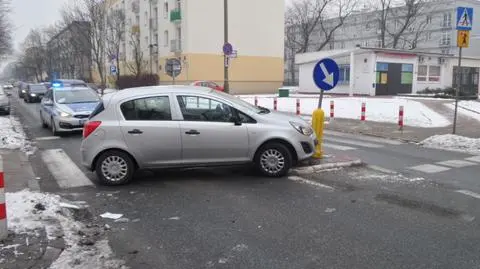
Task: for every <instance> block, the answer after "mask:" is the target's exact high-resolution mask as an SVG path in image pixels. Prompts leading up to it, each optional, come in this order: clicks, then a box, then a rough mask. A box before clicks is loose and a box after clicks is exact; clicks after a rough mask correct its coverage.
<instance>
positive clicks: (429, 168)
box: [409, 164, 451, 174]
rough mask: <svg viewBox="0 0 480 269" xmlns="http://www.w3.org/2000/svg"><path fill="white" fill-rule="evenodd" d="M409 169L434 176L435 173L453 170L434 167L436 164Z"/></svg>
mask: <svg viewBox="0 0 480 269" xmlns="http://www.w3.org/2000/svg"><path fill="white" fill-rule="evenodd" d="M409 169H412V170H416V171H420V172H423V173H428V174H433V173H439V172H444V171H448V170H450V169H451V168H449V167H443V166H439V165H434V164H422V165H417V166H412V167H410V168H409Z"/></svg>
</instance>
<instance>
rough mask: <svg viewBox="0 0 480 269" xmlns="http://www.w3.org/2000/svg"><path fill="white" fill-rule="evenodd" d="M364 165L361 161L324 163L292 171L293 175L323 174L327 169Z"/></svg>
mask: <svg viewBox="0 0 480 269" xmlns="http://www.w3.org/2000/svg"><path fill="white" fill-rule="evenodd" d="M361 165H364V162H363V161H362V160H360V159H357V160H353V161H346V162H335V163H322V164H316V165H311V166H306V167H297V168H294V169H292V170H291V173H292V174H294V175H306V174H313V173H317V172H322V171H324V170H327V169H333V168H343V167H353V166H361Z"/></svg>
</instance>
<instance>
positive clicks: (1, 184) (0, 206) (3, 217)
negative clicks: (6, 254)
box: [0, 156, 8, 240]
mask: <svg viewBox="0 0 480 269" xmlns="http://www.w3.org/2000/svg"><path fill="white" fill-rule="evenodd" d="M7 236H8V231H7V206H6V203H5V177H4V173H3V160H2V156H0V240H3V239H6V238H7Z"/></svg>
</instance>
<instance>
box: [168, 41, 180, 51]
mask: <svg viewBox="0 0 480 269" xmlns="http://www.w3.org/2000/svg"><path fill="white" fill-rule="evenodd" d="M170 52H174V53H178V52H182V42H181V40H178V39H172V40H170Z"/></svg>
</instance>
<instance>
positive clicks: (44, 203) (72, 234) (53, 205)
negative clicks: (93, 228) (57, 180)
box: [6, 190, 124, 269]
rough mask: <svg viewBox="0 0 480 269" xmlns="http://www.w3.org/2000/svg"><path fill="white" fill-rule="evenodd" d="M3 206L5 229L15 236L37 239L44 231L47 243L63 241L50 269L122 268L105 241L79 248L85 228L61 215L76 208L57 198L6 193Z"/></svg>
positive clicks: (37, 194) (36, 194)
mask: <svg viewBox="0 0 480 269" xmlns="http://www.w3.org/2000/svg"><path fill="white" fill-rule="evenodd" d="M6 205H7V220H8V229H9V230H10V231H13V232H14V233H15V234H28V235H29V236H38V229H45V230H46V232H47V237H48V238H49V239H56V238H57V237H58V236H60V237H63V239H64V240H65V243H66V249H65V250H64V251H63V252H62V253H61V254H60V256H59V257H58V259H57V260H56V261H55V262H54V263H53V264H52V265H51V267H50V268H51V269H64V268H78V269H91V268H108V269H114V268H115V269H117V268H118V269H120V268H124V262H123V261H121V260H115V259H114V258H113V252H112V250H111V249H110V247H109V246H108V242H107V241H106V240H99V241H96V242H94V243H93V245H82V244H79V242H80V241H81V240H82V238H84V237H85V236H84V235H83V236H82V234H87V232H86V230H87V229H86V227H85V225H84V224H83V223H81V222H78V221H75V220H74V218H73V217H72V216H69V215H68V214H65V211H62V207H63V208H66V207H70V208H72V207H74V208H75V207H77V208H79V206H78V205H75V204H65V203H63V202H62V199H61V197H60V196H58V195H54V194H48V193H40V192H31V191H29V190H23V191H19V192H15V193H6ZM36 205H37V206H36ZM38 205H41V206H38ZM56 223H59V225H60V226H59V225H58V224H56ZM82 232H83V233H82ZM27 245H28V243H27ZM7 247H8V246H7Z"/></svg>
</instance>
